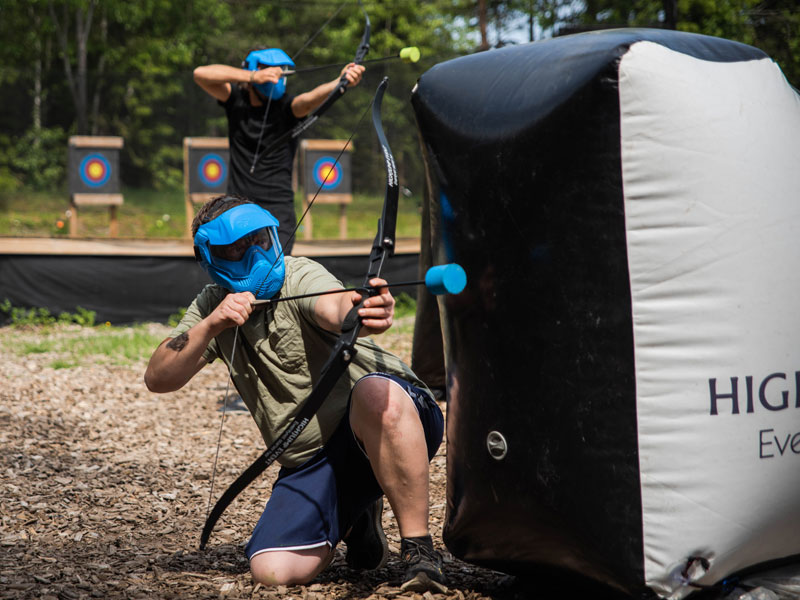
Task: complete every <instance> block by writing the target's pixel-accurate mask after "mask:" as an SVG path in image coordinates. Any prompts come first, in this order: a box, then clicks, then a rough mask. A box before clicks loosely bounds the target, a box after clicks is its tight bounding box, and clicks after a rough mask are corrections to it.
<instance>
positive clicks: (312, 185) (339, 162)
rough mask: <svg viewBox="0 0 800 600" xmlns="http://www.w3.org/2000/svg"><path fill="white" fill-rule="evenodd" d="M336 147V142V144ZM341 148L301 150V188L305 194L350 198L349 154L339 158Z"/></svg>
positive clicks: (346, 153)
mask: <svg viewBox="0 0 800 600" xmlns="http://www.w3.org/2000/svg"><path fill="white" fill-rule="evenodd" d="M337 145H338V142H337ZM339 150H341V146H338V148H336V149H333V147H330V148H305V149H303V156H302V164H303V168H302V171H303V187H304V189H305V193H306V194H312V195H313V194H315V193H316V192H317V191H319V192H321V193H323V194H332V195H336V196H342V197H344V196H350V194H351V193H352V178H351V175H350V165H351V152H350V151H346V152H344V153H342V154H341V156H339Z"/></svg>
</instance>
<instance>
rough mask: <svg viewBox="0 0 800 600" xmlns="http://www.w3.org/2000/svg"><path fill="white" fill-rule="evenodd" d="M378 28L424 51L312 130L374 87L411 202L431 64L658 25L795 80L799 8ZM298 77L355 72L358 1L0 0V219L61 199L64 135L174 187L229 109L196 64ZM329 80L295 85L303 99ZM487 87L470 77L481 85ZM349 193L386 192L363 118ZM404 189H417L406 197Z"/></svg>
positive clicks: (126, 170)
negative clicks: (587, 33)
mask: <svg viewBox="0 0 800 600" xmlns="http://www.w3.org/2000/svg"><path fill="white" fill-rule="evenodd" d="M363 5H364V8H365V9H366V11H367V13H368V14H369V17H370V19H371V22H372V36H371V50H370V54H369V55H368V58H376V57H383V56H390V55H395V54H397V53H398V52H399V50H400V49H401V48H404V47H406V46H417V47H419V49H420V50H421V52H422V59H421V60H420V62H419V63H417V64H404V63H402V62H400V61H399V60H394V61H385V62H377V63H372V64H370V65H368V70H367V76H366V77H365V81H364V82H363V83H362V85H361V86H359V88H357V89H356V90H353V91H351V92H350V93H349V94H347V95H346V97H345V98H343V99H342V100H341V101H339V102H337V104H336V105H335V106H334V107H333V108H332V109H331V110H330V111H329V112H328V113H327V114H326V115H325V116H324V117H323V118H322V119H321V120H320V121H319V122H318V123H317V124H315V126H314V127H313V128H312V130H311V131H310V132H309V133H307V134H306V136H310V137H314V138H345V139H346V138H347V137H349V135H350V133H351V131H352V130H353V129H354V128H355V127H356V123H357V122H358V120H359V118H360V116H361V114H362V113H363V111H364V109H365V108H366V107H367V106H368V104H369V102H370V99H371V97H372V94H373V92H374V89H375V87H376V86H377V84H378V83H379V81H380V80H381V79H382V78H383V76H385V75H388V76H389V77H390V84H389V89H388V92H387V96H386V98H385V100H384V104H383V119H384V125H385V128H386V132H387V136H388V138H389V140H390V143H391V145H392V149H393V151H394V154H395V157H396V159H397V162H398V168H399V172H400V177H401V183H402V184H403V185H404V186H405V188H406V190H407V191H408V193H409V194H412V193H413V195H414V196H416V197H418V198H420V199H421V197H422V187H423V178H424V174H423V165H422V161H421V158H420V152H419V142H418V137H417V133H416V126H415V123H414V116H413V111H412V110H411V106H410V103H409V98H410V93H411V90H412V88H413V86H414V83H415V81H416V80H417V78H418V77H419V76H420V75H421V74H422V73H424V72H425V71H426V70H427V69H429V68H430V67H432V66H433V65H435V64H437V63H440V62H443V61H445V60H448V59H451V58H455V57H457V56H461V55H464V54H469V53H472V52H478V51H492V49H493V48H498V47H502V46H504V45H508V44H515V43H524V42H527V41H535V40H539V39H543V38H547V37H553V36H558V35H564V34H567V33H573V32H579V31H584V30H588V29H596V28H607V27H628V26H646V27H667V28H675V29H678V30H683V31H690V32H696V33H703V34H708V35H713V36H720V37H724V38H728V39H733V40H737V41H741V42H744V43H747V44H751V45H754V46H756V47H758V48H761V49H762V50H764V51H766V52H767V53H768V54H770V56H772V58H773V59H774V60H775V61H776V62H777V63H778V64H779V65H780V66H781V68H782V69H783V72H784V74H785V75H786V77H787V79H788V80H789V82H790V83H792V84H793V85H794V86H795V87H797V86H798V84H800V7H799V6H798V2H797V0H514V1H507V2H500V1H493V0H428V1H415V0H392V1H376V0H364V2H363ZM328 19H331V20H330V23H328V25H327V27H325V28H324V29H323V30H322V31H321V33H319V35H318V36H317V37H316V38H315V39H314V40H313V41H312V43H311V44H309V46H308V47H307V48H306V49H305V50H304V51H303V52H302V54H301V55H300V56H298V57H297V60H296V63H297V67H298V68H304V67H309V66H314V65H325V64H329V63H346V62H348V61H350V60H352V56H353V54H354V52H355V49H356V47H357V45H358V43H359V40H360V39H361V35H362V32H363V29H364V17H363V13H362V12H361V11H360V10H359V7H358V4H357V3H356V2H353V1H349V2H345V3H344V4H340V3H339V1H338V0H138V1H137V2H130V1H129V0H3V1H2V2H0V39H2V40H3V42H2V44H0V107H2V109H0V209H2V202H3V198H8V197H9V196H11V195H14V194H17V193H21V192H23V191H25V190H45V191H52V192H56V193H59V194H61V195H66V166H67V165H66V162H67V140H68V137H69V136H70V135H114V136H122V137H123V138H124V140H125V145H124V149H123V151H122V153H121V165H120V171H121V178H122V182H123V185H125V186H128V187H131V188H139V189H142V188H147V189H153V190H176V189H180V188H181V187H182V182H183V172H182V169H183V159H182V143H183V138H184V137H187V136H189V137H193V136H225V135H226V130H227V128H226V123H225V116H224V112H223V111H222V109H221V108H220V107H219V106H218V105H217V104H216V102H214V101H213V100H212V99H211V98H210V97H208V96H207V95H206V94H205V93H204V92H203V91H202V90H201V89H200V88H199V87H198V86H197V85H196V84H195V83H194V82H193V79H192V71H193V69H194V68H195V67H196V66H198V65H202V64H209V63H224V64H229V65H239V64H240V63H241V61H242V58H243V57H244V56H245V55H246V54H247V52H248V51H249V49H251V48H253V47H257V46H266V47H280V48H283V49H285V50H286V51H287V52H288V53H289V54H290V56H291V55H294V54H296V52H297V51H298V50H299V49H300V48H301V47H302V46H303V45H304V43H305V42H306V41H307V40H308V38H309V37H310V36H311V35H312V34H313V33H314V32H317V31H318V30H319V29H320V27H321V26H322V25H323V24H324V23H325V22H326V21H327V20H328ZM338 72H339V69H338V68H330V69H323V70H318V71H313V72H309V73H305V74H302V75H296V76H294V77H293V78H292V79H291V80H290V83H289V86H290V87H289V89H290V91H292V92H295V93H298V92H300V91H305V90H308V89H311V88H312V87H313V86H315V85H317V84H319V83H322V82H324V81H329V80H331V79H333V78H335V77H337V75H338ZM482 84H483V82H482V81H481V78H480V76H479V74H476V77H475V81H474V85H476V86H480V85H482ZM354 148H355V154H354V164H355V165H358V167H357V168H356V169H354V173H353V177H354V183H353V187H354V189H357V190H360V191H361V192H362V193H376V194H377V193H379V191H380V190H382V189H383V185H384V182H383V179H384V175H383V166H382V165H381V158H380V154H379V152H378V149H377V146H376V141H375V136H374V133H373V132H372V129H371V127H370V126H369V120H368V119H367V120H365V122H364V123H363V124H362V126H361V127H359V128H358V130H357V131H356V133H355V137H354ZM409 190H410V191H409Z"/></svg>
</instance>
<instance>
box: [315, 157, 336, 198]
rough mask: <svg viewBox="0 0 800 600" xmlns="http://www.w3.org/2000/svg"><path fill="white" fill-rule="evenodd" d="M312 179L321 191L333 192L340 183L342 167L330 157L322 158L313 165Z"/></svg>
mask: <svg viewBox="0 0 800 600" xmlns="http://www.w3.org/2000/svg"><path fill="white" fill-rule="evenodd" d="M313 177H314V183H316V184H317V186H321V187H322V191H325V192H327V191H330V190H334V189H336V188H337V187H339V184H340V183H341V182H342V166H341V165H340V164H339V163H337V162H336V160H335V159H333V158H332V157H330V156H323V157H322V158H320V159H319V160H317V162H315V163H314V169H313Z"/></svg>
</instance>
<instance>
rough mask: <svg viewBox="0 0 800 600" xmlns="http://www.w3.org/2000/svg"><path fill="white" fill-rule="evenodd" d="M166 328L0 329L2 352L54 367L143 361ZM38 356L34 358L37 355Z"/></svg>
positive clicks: (144, 325) (159, 340)
mask: <svg viewBox="0 0 800 600" xmlns="http://www.w3.org/2000/svg"><path fill="white" fill-rule="evenodd" d="M166 331H167V329H166V328H165V327H162V326H156V327H154V326H152V325H148V324H142V325H136V326H133V327H112V326H107V325H101V326H98V327H80V326H77V325H65V324H53V325H39V326H29V327H25V328H16V327H6V328H2V329H0V339H2V345H3V347H4V349H5V351H6V352H10V353H12V354H14V355H17V356H20V357H28V358H30V359H32V360H41V361H44V362H43V364H44V365H46V366H50V367H52V368H54V369H68V368H72V367H77V366H84V365H85V366H89V365H96V364H104V365H130V364H134V363H137V362H139V361H142V360H147V359H149V358H150V355H151V354H152V353H153V351H154V350H155V349H156V347H157V346H158V345H159V344H160V343H161V342H162V341H163V339H164V337H165V335H166ZM37 357H38V358H37Z"/></svg>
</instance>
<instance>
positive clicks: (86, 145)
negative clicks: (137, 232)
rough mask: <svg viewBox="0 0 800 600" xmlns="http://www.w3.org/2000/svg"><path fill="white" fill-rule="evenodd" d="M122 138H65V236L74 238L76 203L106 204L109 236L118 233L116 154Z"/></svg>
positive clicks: (118, 183) (120, 194) (120, 147)
mask: <svg viewBox="0 0 800 600" xmlns="http://www.w3.org/2000/svg"><path fill="white" fill-rule="evenodd" d="M121 149H122V138H121V137H115V136H88V135H74V136H71V137H70V138H69V161H68V162H69V178H68V179H69V192H70V205H71V206H70V213H69V235H70V237H78V236H79V235H80V231H79V227H80V225H79V220H78V207H80V206H108V212H109V218H110V223H109V228H108V233H109V235H110V236H111V237H117V236H118V235H119V222H118V220H117V207H118V206H120V205H121V204H122V193H121V191H120V180H119V153H120V150H121Z"/></svg>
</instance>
